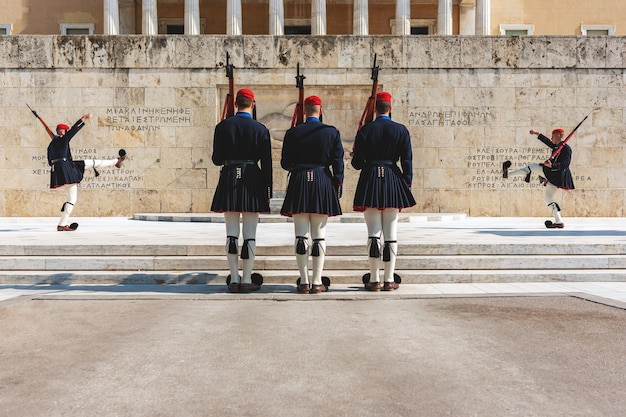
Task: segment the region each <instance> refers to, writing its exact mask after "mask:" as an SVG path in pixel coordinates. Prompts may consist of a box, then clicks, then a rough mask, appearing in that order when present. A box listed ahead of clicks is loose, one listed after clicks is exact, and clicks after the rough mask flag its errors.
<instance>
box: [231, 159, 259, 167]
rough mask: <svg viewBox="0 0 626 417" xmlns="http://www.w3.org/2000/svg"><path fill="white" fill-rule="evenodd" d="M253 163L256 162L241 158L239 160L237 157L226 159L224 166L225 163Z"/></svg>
mask: <svg viewBox="0 0 626 417" xmlns="http://www.w3.org/2000/svg"><path fill="white" fill-rule="evenodd" d="M254 164H256V162H254V161H251V160H249V159H245V160H244V159H242V160H239V159H229V160H227V161H224V166H226V165H254Z"/></svg>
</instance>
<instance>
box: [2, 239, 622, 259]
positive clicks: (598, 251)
mask: <svg viewBox="0 0 626 417" xmlns="http://www.w3.org/2000/svg"><path fill="white" fill-rule="evenodd" d="M256 253H257V256H293V254H294V247H293V244H278V245H272V246H263V245H259V246H257V249H256ZM326 253H327V254H328V255H329V256H330V255H332V256H344V257H345V256H361V255H364V254H366V253H367V249H366V243H365V242H363V244H362V245H343V246H341V245H328V246H327V248H326ZM398 253H399V256H400V257H403V256H416V255H422V256H423V255H455V256H458V255H484V256H493V255H518V256H520V257H524V256H528V255H554V256H567V255H599V256H605V255H621V254H624V253H626V250H625V248H624V245H623V244H620V243H581V244H577V243H559V244H558V245H555V244H553V243H511V244H487V243H472V242H463V243H453V244H441V243H427V242H424V243H414V242H413V243H401V244H400V246H399V247H398ZM1 256H4V257H19V256H59V257H65V256H92V257H97V256H102V257H115V256H118V257H127V256H136V257H137V256H224V245H223V244H219V245H194V244H188V245H181V244H173V245H168V244H154V245H151V244H139V245H133V244H116V245H89V244H77V245H72V244H66V245H53V244H50V245H46V244H41V245H40V244H29V245H0V257H1Z"/></svg>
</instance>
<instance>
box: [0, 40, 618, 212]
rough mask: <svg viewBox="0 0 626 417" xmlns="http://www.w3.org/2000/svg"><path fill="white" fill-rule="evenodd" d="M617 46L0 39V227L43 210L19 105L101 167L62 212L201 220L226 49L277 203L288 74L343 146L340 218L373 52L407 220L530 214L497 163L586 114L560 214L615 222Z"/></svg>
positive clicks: (532, 200) (27, 121)
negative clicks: (401, 142) (299, 78)
mask: <svg viewBox="0 0 626 417" xmlns="http://www.w3.org/2000/svg"><path fill="white" fill-rule="evenodd" d="M624 45H625V39H624V38H622V37H585V38H583V37H507V38H504V37H436V36H432V37H431V36H425V37H423V36H419V37H418V36H414V37H393V36H392V37H390V36H380V37H355V36H326V37H310V36H302V37H272V36H243V37H227V36H153V37H149V36H134V35H131V36H117V37H107V36H89V37H82V36H65V37H64V36H8V37H0V68H1V69H0V87H1V88H0V141H1V143H2V146H1V147H0V173H1V175H2V178H3V179H4V181H3V182H2V184H1V185H0V216H56V215H58V214H59V209H60V206H61V204H62V202H63V201H64V197H63V191H62V190H49V189H48V184H49V168H48V165H47V162H46V157H45V153H46V146H47V144H48V141H49V139H48V137H47V135H46V133H45V131H44V129H43V127H42V126H41V125H40V123H39V122H38V121H37V119H35V117H33V115H32V114H31V113H30V111H29V110H28V108H27V107H26V103H28V104H30V105H31V106H32V107H33V108H34V109H35V110H37V112H38V113H39V115H40V116H41V117H42V118H43V119H44V120H46V121H47V122H48V124H49V125H50V126H55V125H56V124H57V123H59V122H65V123H70V124H71V123H73V122H74V121H75V120H77V119H78V118H79V117H80V116H81V115H83V114H84V113H86V112H91V113H93V114H94V116H95V117H94V118H93V119H92V120H91V121H89V122H88V123H87V126H86V127H85V128H84V129H83V130H82V131H81V132H79V134H78V135H77V136H76V137H75V138H74V139H73V141H72V145H73V147H72V149H73V153H74V158H75V159H93V158H96V159H102V158H113V157H115V156H116V155H117V150H118V149H119V148H124V149H126V151H127V152H128V154H129V158H128V159H127V161H126V162H125V163H124V165H123V167H122V169H101V170H100V174H101V175H100V176H99V177H94V175H93V171H91V170H88V171H87V172H86V174H87V175H86V178H85V180H84V181H83V182H82V184H81V186H80V190H79V200H78V204H77V205H76V208H75V210H74V212H73V214H72V215H73V216H129V215H132V214H133V213H137V212H207V211H209V207H210V204H211V199H212V196H213V191H214V188H215V184H216V179H217V177H218V174H219V168H218V167H215V166H214V165H213V164H212V162H211V151H212V136H213V135H212V133H213V129H214V127H215V124H216V123H217V122H218V121H219V118H220V113H221V107H222V103H223V99H224V96H225V93H226V91H227V79H226V76H225V71H224V69H223V63H224V61H225V56H226V52H229V53H230V56H231V59H232V61H233V63H234V65H235V84H236V88H240V87H244V86H245V87H249V88H252V89H253V90H254V91H255V94H256V96H257V108H258V114H257V118H258V120H260V121H261V122H263V123H264V124H266V125H267V126H268V128H269V129H270V131H271V132H272V146H273V149H274V164H275V167H274V181H275V187H274V188H275V191H276V192H277V195H279V196H280V193H281V192H284V189H285V183H286V173H285V172H284V171H282V170H281V169H280V165H279V159H280V149H281V140H282V137H283V135H284V132H285V130H286V129H288V128H289V126H290V121H291V115H292V112H293V107H294V104H295V101H296V100H297V96H298V95H297V90H296V88H295V75H296V71H295V68H296V65H297V64H298V63H300V67H301V71H302V72H303V73H304V75H305V76H306V79H305V88H306V94H307V95H308V94H317V95H319V96H321V97H322V100H323V101H324V103H323V108H324V115H323V117H324V122H326V123H329V124H333V125H335V126H337V127H338V128H339V130H340V132H341V133H342V137H343V140H344V147H345V150H346V159H345V162H346V167H347V175H346V180H345V184H344V189H345V192H344V197H343V198H342V206H343V208H344V211H346V212H349V211H351V206H352V195H353V193H354V187H355V185H356V180H357V176H358V172H357V171H355V170H354V169H352V168H351V167H350V164H349V162H350V161H349V151H350V149H351V147H352V142H353V139H354V136H355V133H356V127H357V125H358V121H359V119H360V116H361V112H362V111H363V107H364V104H365V101H366V99H367V97H368V95H369V93H370V89H371V80H370V67H371V65H372V60H373V57H374V54H375V53H376V54H377V56H378V63H379V64H380V66H381V71H380V77H379V81H380V90H383V89H384V90H388V91H390V92H391V93H392V94H393V96H394V107H393V113H392V115H393V118H394V119H395V120H397V121H399V122H401V123H404V124H406V125H407V127H408V128H409V130H410V132H411V135H412V140H413V151H414V161H413V163H414V166H413V168H414V184H413V190H414V194H415V196H416V199H417V201H418V205H417V206H416V207H415V208H414V209H412V211H415V212H463V213H467V214H468V215H471V216H513V215H520V216H544V215H548V214H549V212H548V210H547V208H546V207H545V206H544V203H543V197H542V195H543V189H542V187H541V186H540V184H539V183H538V182H534V181H533V182H531V183H530V184H526V183H524V182H523V180H522V179H521V178H517V179H515V180H508V181H504V180H502V179H501V174H500V167H501V164H502V162H503V161H504V160H506V159H511V160H512V161H513V165H514V166H521V165H523V164H527V163H529V162H535V161H542V160H545V159H546V158H547V157H548V156H549V151H548V148H547V147H545V146H544V145H542V144H541V143H540V142H539V141H538V140H537V139H536V138H535V137H534V136H531V135H529V133H528V131H529V130H530V129H536V130H540V131H542V132H545V133H549V131H551V130H552V128H553V127H556V126H562V127H563V128H565V130H566V131H567V132H569V131H571V129H573V127H574V126H575V125H576V124H577V123H578V122H579V121H580V120H582V118H583V117H584V116H585V115H586V114H588V113H589V112H590V111H591V110H593V109H594V108H597V110H596V111H594V112H592V113H591V115H590V116H589V119H588V120H587V121H586V122H585V123H584V124H583V125H582V126H581V127H580V128H579V130H578V131H577V132H576V134H575V135H574V137H573V138H572V140H571V142H570V144H571V145H572V147H573V150H574V159H573V163H572V167H571V168H572V172H573V175H574V179H575V184H576V190H574V191H568V192H562V199H561V201H562V204H561V206H562V209H563V212H564V215H565V216H622V215H623V214H624V213H623V206H624V199H625V191H626V180H624V178H625V177H626V175H625V174H626V169H625V168H624V166H625V162H626V156H625V152H624V147H625V146H626V143H625V141H624V123H625V117H626V115H625V114H624V109H625V108H626V78H625V75H624V64H625V60H626V47H625V46H624Z"/></svg>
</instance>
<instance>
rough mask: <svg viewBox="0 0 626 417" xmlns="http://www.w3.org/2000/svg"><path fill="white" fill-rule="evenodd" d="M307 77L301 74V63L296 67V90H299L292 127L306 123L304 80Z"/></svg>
mask: <svg viewBox="0 0 626 417" xmlns="http://www.w3.org/2000/svg"><path fill="white" fill-rule="evenodd" d="M305 78H306V77H305V76H304V75H301V74H300V63H299V62H298V65H297V66H296V88H297V89H298V103H296V108H295V109H293V117H292V118H291V127H294V126H297V125H299V124H302V123H304V79H305Z"/></svg>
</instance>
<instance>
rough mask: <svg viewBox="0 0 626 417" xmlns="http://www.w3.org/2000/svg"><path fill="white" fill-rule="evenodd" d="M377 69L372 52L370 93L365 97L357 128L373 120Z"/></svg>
mask: <svg viewBox="0 0 626 417" xmlns="http://www.w3.org/2000/svg"><path fill="white" fill-rule="evenodd" d="M378 71H380V67H378V66H377V65H376V54H374V64H373V65H372V76H371V79H372V93H371V94H370V96H369V98H368V99H367V103H366V104H365V109H364V110H363V114H362V115H361V120H360V121H359V130H360V129H361V128H362V127H363V126H364V125H366V124H368V123H369V122H371V121H372V120H374V111H375V110H376V93H377V92H378Z"/></svg>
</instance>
